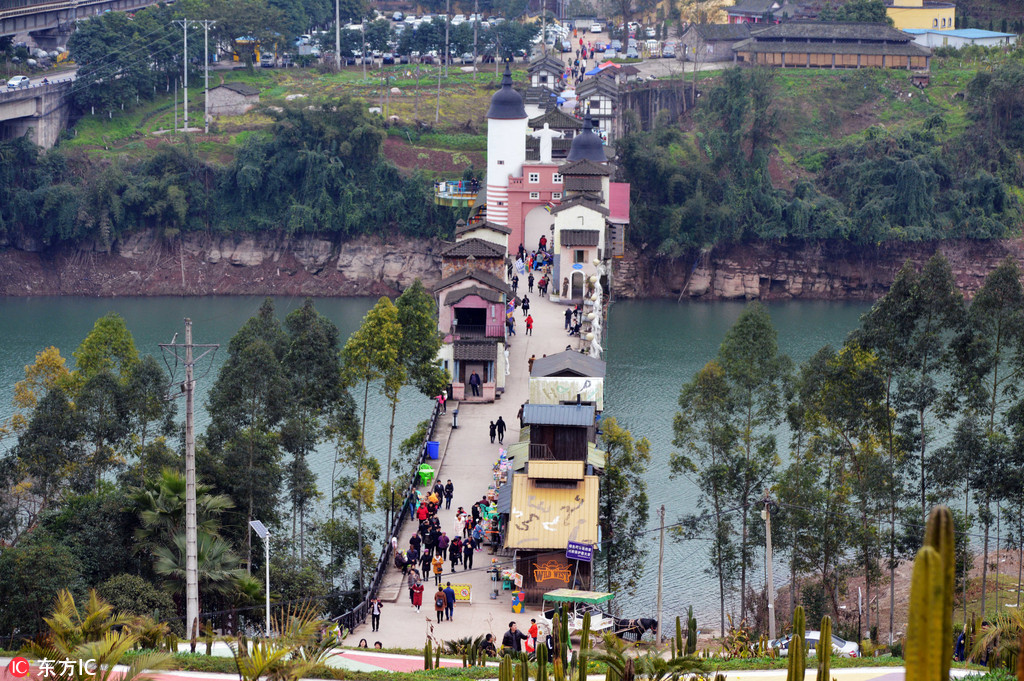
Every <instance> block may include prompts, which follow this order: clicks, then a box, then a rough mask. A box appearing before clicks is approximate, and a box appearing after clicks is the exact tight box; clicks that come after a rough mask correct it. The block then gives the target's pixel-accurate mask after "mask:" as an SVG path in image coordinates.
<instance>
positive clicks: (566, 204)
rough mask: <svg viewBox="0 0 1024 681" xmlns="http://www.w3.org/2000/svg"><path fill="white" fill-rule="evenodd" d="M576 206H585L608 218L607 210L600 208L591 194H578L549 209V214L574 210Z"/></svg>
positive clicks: (599, 202) (599, 203) (599, 201)
mask: <svg viewBox="0 0 1024 681" xmlns="http://www.w3.org/2000/svg"><path fill="white" fill-rule="evenodd" d="M576 206H586V207H587V208H589V209H591V210H594V211H597V212H598V213H600V214H601V215H604V216H605V217H607V216H608V209H607V208H605V207H604V206H602V205H601V200H600V199H598V198H597V197H596V196H594V195H592V194H578V195H576V196H574V197H572V198H571V199H568V200H565V201H562V203H560V204H558V205H557V206H555V207H554V208H552V209H551V214H552V215H555V214H557V213H561V212H562V211H563V210H568V209H569V208H574V207H576ZM595 245H596V244H595Z"/></svg>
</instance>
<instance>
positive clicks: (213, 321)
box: [0, 296, 868, 622]
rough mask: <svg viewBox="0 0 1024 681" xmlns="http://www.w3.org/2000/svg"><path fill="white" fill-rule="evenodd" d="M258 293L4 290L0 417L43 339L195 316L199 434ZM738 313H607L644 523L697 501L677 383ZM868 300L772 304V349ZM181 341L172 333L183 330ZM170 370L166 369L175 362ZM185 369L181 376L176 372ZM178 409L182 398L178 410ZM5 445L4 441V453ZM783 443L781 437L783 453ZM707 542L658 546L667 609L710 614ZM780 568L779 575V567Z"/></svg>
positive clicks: (682, 309)
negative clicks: (644, 485)
mask: <svg viewBox="0 0 1024 681" xmlns="http://www.w3.org/2000/svg"><path fill="white" fill-rule="evenodd" d="M261 300H262V298H261V297H257V296H252V297H248V296H241V297H193V298H171V297H167V298H114V299H95V298H78V297H62V298H57V297H53V298H49V297H45V298H2V299H0V319H2V320H3V323H2V324H0V344H2V347H3V350H4V352H3V354H2V355H0V420H6V419H7V418H8V417H9V416H10V414H11V411H12V406H11V396H12V394H13V386H14V383H15V382H16V381H18V380H21V379H22V378H23V377H24V367H25V365H27V364H30V363H32V361H33V359H34V357H35V353H36V352H38V351H39V350H41V349H42V348H43V347H45V346H47V345H56V346H57V347H58V348H59V349H60V351H61V353H62V354H63V355H64V356H65V357H66V358H68V361H69V364H70V363H71V362H72V361H73V360H72V359H71V352H72V351H73V350H74V349H75V348H76V347H77V345H78V344H79V343H80V342H81V340H82V338H84V337H85V335H86V334H87V333H88V332H89V330H90V329H91V328H92V325H93V322H95V320H96V318H97V317H100V316H102V315H104V314H106V313H107V312H109V311H114V312H117V313H119V314H121V315H122V316H123V317H124V318H125V320H126V322H127V324H128V327H129V328H130V329H131V331H132V334H133V335H134V337H135V343H136V346H137V347H138V348H139V350H140V352H143V353H152V354H154V355H159V348H158V347H157V344H158V343H167V342H170V340H171V337H172V335H173V334H174V333H175V332H176V331H177V332H182V331H183V328H184V327H183V323H182V320H183V318H184V317H186V316H189V317H191V318H192V321H193V334H194V341H195V342H196V343H221V344H222V345H223V346H224V347H222V349H221V350H220V351H219V352H218V353H217V354H216V355H215V356H214V358H213V360H212V363H211V364H210V365H208V368H209V369H210V371H209V373H207V372H206V368H207V367H204V366H203V365H200V366H199V368H198V369H197V377H199V378H200V379H201V380H199V382H198V391H199V396H198V399H197V400H196V406H197V417H196V425H197V432H200V433H201V432H202V431H203V430H204V429H205V427H206V424H207V423H208V418H207V416H206V413H205V408H204V405H205V395H206V392H207V390H208V389H209V387H210V386H211V385H212V384H213V381H214V379H215V377H216V370H217V368H218V367H219V365H220V363H221V362H222V361H223V359H224V357H225V356H226V346H227V343H228V341H229V340H230V339H231V336H232V335H234V333H235V332H236V331H237V330H238V328H239V327H240V326H241V325H242V324H243V323H244V322H245V320H246V319H248V318H249V317H250V316H251V315H252V314H253V313H255V311H256V309H257V308H258V307H259V304H260V302H261ZM301 302H302V299H301V298H299V297H295V298H279V299H277V309H278V313H279V315H280V316H281V318H282V319H283V317H284V315H285V314H287V312H289V311H290V310H292V309H294V308H295V307H297V306H298V305H300V304H301ZM373 302H374V299H371V298H325V299H320V300H318V301H317V303H316V305H317V309H318V310H320V312H321V313H323V314H324V315H326V316H327V317H329V318H330V319H331V320H332V321H333V322H334V323H335V324H337V326H338V328H339V329H340V330H341V333H342V337H343V338H345V337H347V336H348V335H349V334H350V333H352V332H353V331H354V330H355V329H356V328H357V327H358V326H359V323H360V321H361V319H362V317H363V315H364V314H365V313H366V311H367V310H368V309H369V308H370V307H371V306H372V305H373ZM742 309H743V304H742V303H695V304H694V303H683V304H676V303H674V302H671V301H621V302H616V303H615V304H614V305H613V306H612V307H611V311H610V313H609V319H608V334H609V335H608V341H607V360H608V375H607V379H608V380H607V382H606V391H607V392H606V397H605V403H606V414H607V415H609V416H614V417H616V418H618V419H619V421H620V422H621V423H622V424H623V425H626V426H627V427H629V428H630V429H631V430H632V432H633V433H634V435H636V436H646V437H647V438H648V439H650V441H651V444H652V458H653V461H652V465H651V468H650V470H649V472H648V475H647V479H648V484H649V492H650V501H651V525H652V526H655V525H656V518H657V516H656V513H655V509H657V508H658V507H659V506H660V505H661V504H665V506H666V522H668V523H671V522H674V521H675V519H677V518H678V516H679V515H680V514H681V513H684V512H687V511H690V510H693V509H694V508H695V506H696V490H695V488H694V487H693V485H692V484H691V483H689V482H687V481H686V480H670V479H669V477H668V471H667V462H668V458H669V455H670V453H671V451H672V444H671V441H672V432H671V430H672V417H673V415H674V413H675V411H676V408H677V399H678V396H679V389H680V386H681V385H682V384H683V383H684V382H685V381H687V380H689V379H690V378H691V377H692V376H693V374H694V372H695V371H697V370H698V369H699V368H700V367H701V366H703V365H704V364H705V363H706V362H707V361H708V360H710V359H711V358H712V357H714V355H715V353H716V352H717V349H718V346H719V344H720V343H721V341H722V337H723V336H724V334H725V332H726V331H727V330H728V328H729V327H730V325H731V324H732V323H733V322H734V321H735V320H736V318H737V316H738V315H739V314H740V312H741V311H742ZM867 309H868V306H867V305H866V304H863V303H833V302H802V301H801V302H797V301H791V302H785V303H777V304H771V305H769V310H770V312H771V315H772V320H773V322H774V323H775V327H776V328H777V329H778V333H779V345H780V347H781V348H782V350H783V351H784V352H786V353H787V354H789V355H790V357H792V358H793V360H794V361H796V362H801V361H803V360H805V359H807V358H808V357H809V356H810V355H811V354H812V353H814V352H815V351H816V350H818V348H820V347H821V346H822V345H825V344H826V343H832V344H839V343H841V342H842V341H843V339H844V338H845V337H846V335H847V334H848V333H849V332H850V331H851V330H852V329H854V328H855V327H856V326H857V322H858V318H859V317H860V315H861V314H863V312H865V311H866V310H867ZM179 340H180V337H179ZM172 366H173V365H172ZM181 377H182V375H181V368H180V367H179V368H178V378H179V380H180V379H181ZM401 397H402V401H401V404H400V405H399V413H398V420H397V423H398V425H397V427H396V431H397V432H396V442H398V441H400V440H401V439H402V438H404V437H406V435H408V433H409V432H411V430H412V429H413V427H414V426H415V424H416V423H417V422H419V421H421V420H423V419H424V418H426V417H427V416H428V415H429V413H430V409H431V404H430V402H429V401H428V400H426V399H425V398H424V397H422V396H421V395H419V394H418V393H417V392H415V391H414V390H411V389H407V390H406V391H404V392H403V393H402V396H401ZM182 408H183V405H181V407H179V411H180V409H182ZM370 413H371V414H372V413H378V414H381V417H380V418H378V419H372V420H369V419H368V421H369V422H368V424H367V430H368V432H367V441H368V442H369V443H371V451H372V452H373V453H374V454H375V455H378V456H382V457H383V456H386V452H387V426H388V419H387V418H386V417H385V416H384V414H386V413H388V410H386V409H385V401H384V398H383V397H382V396H380V395H379V394H378V393H376V392H375V391H371V405H370ZM10 444H11V443H10V442H0V449H6V448H7V447H8V446H10ZM786 444H787V443H785V442H784V441H780V443H779V445H780V449H783V448H784V447H785V446H786ZM310 464H311V465H312V466H313V469H314V471H315V472H316V474H317V475H318V478H319V480H320V489H321V490H329V488H330V474H331V448H330V447H329V446H324V447H322V448H321V450H320V451H319V452H318V454H317V456H315V457H312V458H311V459H310ZM644 541H645V544H646V545H647V546H648V548H649V549H650V552H649V554H648V556H647V559H646V560H645V561H643V563H642V564H638V566H637V569H640V570H643V571H644V573H645V580H644V583H645V585H649V586H645V587H644V588H642V589H641V590H640V592H639V593H638V594H637V595H635V596H633V597H631V598H621V599H619V600H620V605H621V609H622V612H623V613H624V614H626V615H628V616H631V617H639V616H647V615H649V614H653V613H654V609H655V592H656V589H655V588H654V584H655V577H656V575H657V557H658V556H657V550H658V535H657V533H656V532H652V533H648V534H647V535H646V536H645V538H644ZM707 562H708V561H707V552H706V546H705V545H704V544H703V543H702V542H700V541H692V542H684V543H672V542H667V543H666V560H665V565H666V569H665V611H666V612H667V613H680V612H684V611H685V608H686V606H687V605H690V604H693V605H694V610H695V611H696V613H697V615H698V618H700V620H701V621H704V622H708V621H709V620H713V619H714V613H715V612H717V599H718V597H717V590H716V586H715V584H713V582H712V580H711V578H710V577H708V576H707V575H706V574H705V573H704V568H705V566H706V565H707ZM781 567H782V566H778V565H777V566H776V570H775V579H776V582H778V583H780V584H781V583H782V581H783V580H784V576H785V574H786V572H785V570H783V569H781ZM752 580H753V583H754V584H758V583H761V584H763V574H762V571H761V570H760V569H756V570H755V571H754V575H753V576H752Z"/></svg>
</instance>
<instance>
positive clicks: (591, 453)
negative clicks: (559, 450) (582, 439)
mask: <svg viewBox="0 0 1024 681" xmlns="http://www.w3.org/2000/svg"><path fill="white" fill-rule="evenodd" d="M508 458H509V459H511V460H512V470H513V471H515V472H517V473H518V472H521V471H524V470H526V462H527V461H529V460H530V441H529V440H524V441H522V442H514V443H512V444H510V445H509V446H508ZM607 463H608V452H606V451H605V450H603V449H598V448H597V445H595V444H594V443H593V442H588V443H587V464H588V465H590V466H593V467H594V468H600V469H601V470H604V467H605V465H606V464H607Z"/></svg>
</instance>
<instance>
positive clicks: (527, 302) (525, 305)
mask: <svg viewBox="0 0 1024 681" xmlns="http://www.w3.org/2000/svg"><path fill="white" fill-rule="evenodd" d="M529 314H530V297H529V296H523V316H524V317H527V316H529Z"/></svg>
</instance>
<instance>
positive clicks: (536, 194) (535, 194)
mask: <svg viewBox="0 0 1024 681" xmlns="http://www.w3.org/2000/svg"><path fill="white" fill-rule="evenodd" d="M530 198H531V199H539V198H540V192H530Z"/></svg>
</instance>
